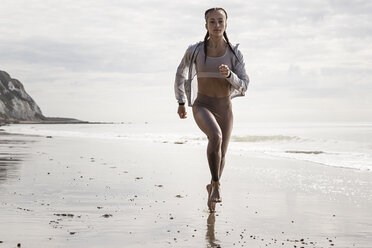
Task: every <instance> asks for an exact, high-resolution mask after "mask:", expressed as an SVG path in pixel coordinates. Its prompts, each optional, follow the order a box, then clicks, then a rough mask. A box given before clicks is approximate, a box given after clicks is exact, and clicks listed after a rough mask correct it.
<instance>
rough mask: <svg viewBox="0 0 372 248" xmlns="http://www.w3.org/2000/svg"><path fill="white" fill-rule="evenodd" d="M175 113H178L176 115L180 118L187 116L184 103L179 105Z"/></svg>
mask: <svg viewBox="0 0 372 248" xmlns="http://www.w3.org/2000/svg"><path fill="white" fill-rule="evenodd" d="M177 113H178V115H179V116H180V118H181V119H186V118H187V112H186V107H185V105H179V106H178V111H177Z"/></svg>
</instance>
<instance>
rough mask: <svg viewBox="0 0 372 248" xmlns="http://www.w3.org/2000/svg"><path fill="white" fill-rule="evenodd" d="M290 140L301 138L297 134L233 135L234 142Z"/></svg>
mask: <svg viewBox="0 0 372 248" xmlns="http://www.w3.org/2000/svg"><path fill="white" fill-rule="evenodd" d="M290 140H300V138H299V137H296V136H284V135H267V136H255V135H246V136H236V135H233V136H232V137H231V141H232V142H268V141H290Z"/></svg>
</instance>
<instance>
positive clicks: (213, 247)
mask: <svg viewBox="0 0 372 248" xmlns="http://www.w3.org/2000/svg"><path fill="white" fill-rule="evenodd" d="M215 222H216V216H215V215H214V213H210V214H209V216H208V219H207V233H206V235H205V239H206V241H207V247H208V248H209V247H210V248H220V247H221V245H220V244H219V240H218V239H216V237H215V235H214V223H215Z"/></svg>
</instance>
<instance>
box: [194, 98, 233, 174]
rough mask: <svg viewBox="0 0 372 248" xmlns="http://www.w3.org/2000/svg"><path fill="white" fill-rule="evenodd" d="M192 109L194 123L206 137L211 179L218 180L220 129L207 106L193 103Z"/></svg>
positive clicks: (221, 138)
mask: <svg viewBox="0 0 372 248" xmlns="http://www.w3.org/2000/svg"><path fill="white" fill-rule="evenodd" d="M192 111H193V114H194V119H195V122H196V124H197V125H198V126H199V128H200V129H201V130H202V131H203V132H204V133H205V134H206V135H207V137H208V148H207V157H208V163H209V169H210V171H211V175H212V180H213V181H219V177H220V167H221V155H222V149H221V147H222V143H223V134H222V130H221V128H220V126H219V124H218V122H217V120H216V118H215V116H214V115H213V114H212V112H211V111H210V110H208V109H207V108H205V107H203V106H198V105H194V106H193V107H192ZM225 143H226V142H225ZM226 148H227V147H226Z"/></svg>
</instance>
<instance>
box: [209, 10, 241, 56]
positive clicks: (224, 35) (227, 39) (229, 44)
mask: <svg viewBox="0 0 372 248" xmlns="http://www.w3.org/2000/svg"><path fill="white" fill-rule="evenodd" d="M219 10H222V11H223V13H225V16H226V20H227V12H226V10H224V9H223V8H210V9H207V10H206V11H205V13H204V18H205V21H206V22H207V20H208V17H207V15H208V13H209V12H212V11H219ZM223 37H224V38H225V40H226V43H227V45H228V46H229V48H230V50H231V52H232V53H233V54H234V55H235V57H236V58H237V59H238V61H239V58H238V56H237V55H236V53H235V51H234V49H233V48H232V46H231V43H230V41H229V38H228V37H227V34H226V31H224V32H223ZM208 40H209V31H207V33H206V34H205V36H204V54H205V58H204V63H205V62H206V61H207V50H208V46H207V44H208Z"/></svg>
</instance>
